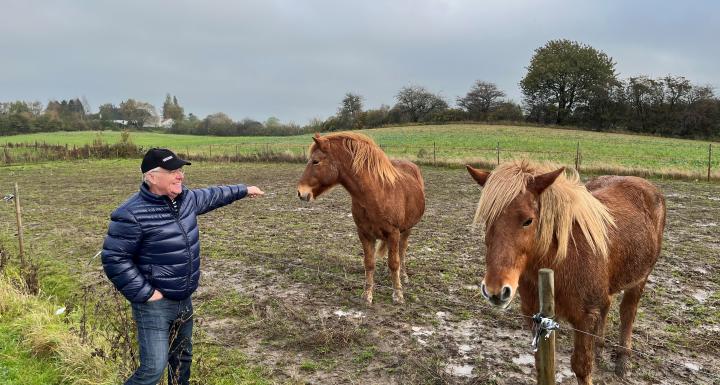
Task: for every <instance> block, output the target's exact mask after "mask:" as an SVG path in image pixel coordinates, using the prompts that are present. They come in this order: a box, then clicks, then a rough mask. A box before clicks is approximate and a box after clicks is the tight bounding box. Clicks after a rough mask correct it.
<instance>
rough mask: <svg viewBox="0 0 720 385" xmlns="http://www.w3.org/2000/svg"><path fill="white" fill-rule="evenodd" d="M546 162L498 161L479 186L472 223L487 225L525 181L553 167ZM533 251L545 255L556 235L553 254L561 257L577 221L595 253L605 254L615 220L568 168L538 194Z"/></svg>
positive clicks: (522, 186)
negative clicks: (568, 171) (555, 247)
mask: <svg viewBox="0 0 720 385" xmlns="http://www.w3.org/2000/svg"><path fill="white" fill-rule="evenodd" d="M558 168H559V167H554V166H553V165H549V164H533V163H531V162H529V161H527V160H518V161H511V162H506V163H503V164H501V165H499V166H498V167H497V168H496V169H495V170H494V171H493V172H492V173H490V176H489V178H488V180H487V181H486V183H485V186H484V187H483V191H482V195H481V196H480V201H479V202H478V206H477V210H476V211H475V219H474V220H473V223H476V224H477V223H481V224H482V225H484V226H486V227H487V226H489V225H490V224H492V223H493V222H495V220H497V218H498V217H499V216H500V215H501V213H502V211H503V210H504V209H505V208H506V207H507V206H508V205H509V204H510V202H512V201H513V199H515V198H516V197H517V196H518V195H520V194H521V193H523V192H524V191H525V188H526V186H527V184H528V181H530V180H531V179H533V178H535V176H537V175H540V174H544V173H547V172H550V171H554V170H557V169H558ZM538 219H539V221H538V227H537V233H536V235H537V239H536V248H535V251H536V252H537V253H538V255H546V254H547V253H548V251H549V250H550V246H551V244H552V241H553V239H557V242H558V250H557V254H556V256H555V258H556V259H557V260H558V261H562V260H563V259H565V257H566V256H567V248H568V244H569V243H570V240H572V241H573V243H575V240H574V239H573V234H572V229H573V223H577V224H578V227H579V228H580V230H581V231H582V233H583V235H584V236H585V239H586V241H587V243H588V245H589V246H590V248H591V249H592V251H593V253H594V254H595V255H600V256H602V257H603V258H607V254H608V227H609V226H615V222H614V220H613V218H612V216H611V215H610V213H609V212H608V210H607V207H605V205H603V204H602V202H600V201H598V200H597V199H596V198H595V197H594V196H593V195H592V194H591V193H590V192H589V191H588V190H587V189H586V188H585V186H584V185H583V184H582V183H581V182H580V176H579V175H578V173H577V172H576V171H574V170H573V171H572V172H571V175H570V176H567V175H566V174H565V173H562V174H560V176H558V178H557V179H556V180H555V182H554V183H553V184H551V185H550V187H548V188H547V189H546V190H545V191H544V192H543V193H542V194H541V195H540V218H538Z"/></svg>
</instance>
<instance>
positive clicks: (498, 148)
mask: <svg viewBox="0 0 720 385" xmlns="http://www.w3.org/2000/svg"><path fill="white" fill-rule="evenodd" d="M496 149H497V164H500V142H497V147H496Z"/></svg>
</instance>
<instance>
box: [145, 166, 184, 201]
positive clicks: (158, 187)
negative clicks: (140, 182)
mask: <svg viewBox="0 0 720 385" xmlns="http://www.w3.org/2000/svg"><path fill="white" fill-rule="evenodd" d="M184 179H185V172H184V171H183V169H182V168H179V169H177V170H172V171H170V170H165V169H164V168H161V169H158V170H156V171H153V172H151V173H150V191H152V192H153V193H154V194H157V195H167V196H168V197H170V199H175V197H176V196H178V195H179V194H180V192H182V182H183V180H184Z"/></svg>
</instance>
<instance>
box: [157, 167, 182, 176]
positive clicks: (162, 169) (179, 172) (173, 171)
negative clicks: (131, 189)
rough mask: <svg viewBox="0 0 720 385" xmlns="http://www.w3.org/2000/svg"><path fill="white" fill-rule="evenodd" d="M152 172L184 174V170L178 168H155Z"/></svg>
mask: <svg viewBox="0 0 720 385" xmlns="http://www.w3.org/2000/svg"><path fill="white" fill-rule="evenodd" d="M153 172H162V173H163V174H170V175H185V170H183V169H181V168H178V169H177V170H165V169H164V168H160V169H157V170H155V171H153Z"/></svg>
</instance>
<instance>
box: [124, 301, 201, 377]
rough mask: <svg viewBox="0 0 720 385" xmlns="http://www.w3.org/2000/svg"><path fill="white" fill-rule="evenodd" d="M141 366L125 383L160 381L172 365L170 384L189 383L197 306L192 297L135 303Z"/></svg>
mask: <svg viewBox="0 0 720 385" xmlns="http://www.w3.org/2000/svg"><path fill="white" fill-rule="evenodd" d="M132 313H133V318H134V319H135V323H136V324H137V338H138V344H139V345H140V367H139V368H138V369H137V370H136V371H135V373H134V374H133V375H132V376H131V377H130V378H129V379H128V380H127V381H126V382H125V385H156V384H157V383H158V382H159V381H160V378H161V377H162V374H163V371H164V370H165V366H166V365H168V364H169V368H168V384H170V385H187V384H189V382H190V364H191V362H192V327H193V307H192V301H191V300H190V298H187V299H185V300H182V301H173V300H170V299H167V298H163V299H160V300H157V301H153V302H146V303H133V304H132Z"/></svg>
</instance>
